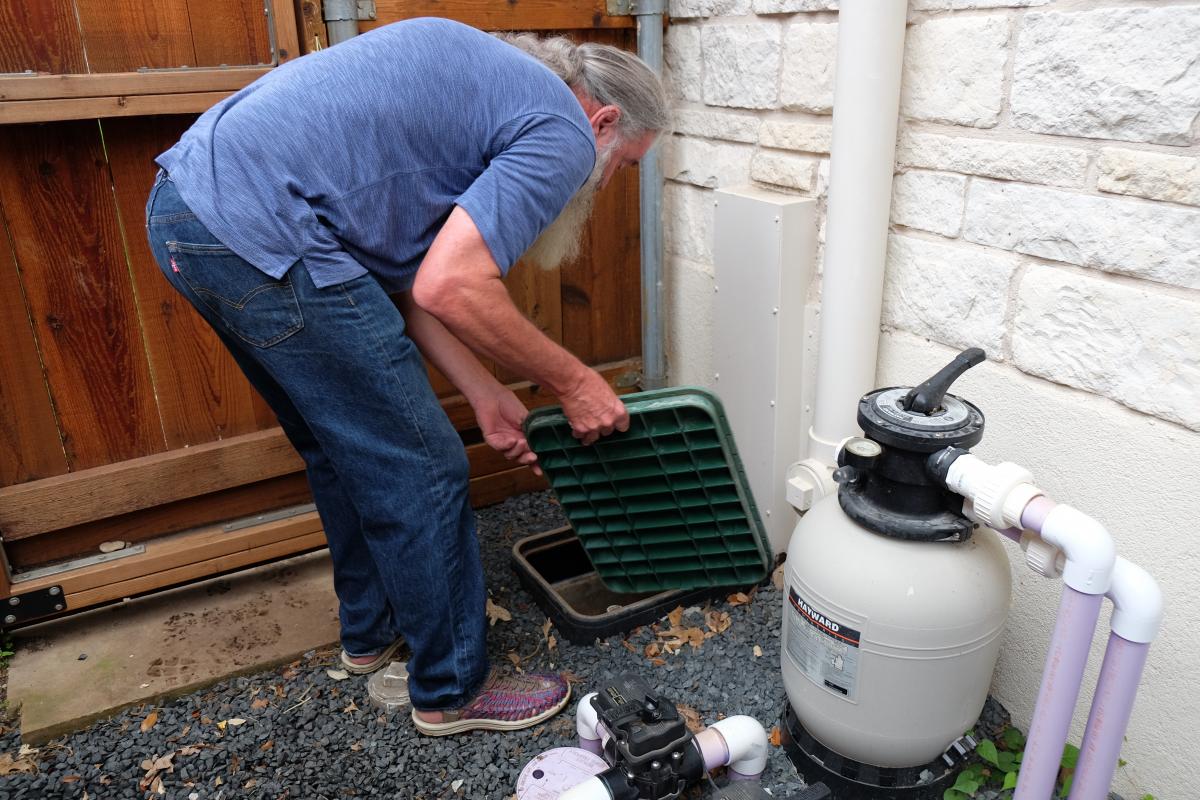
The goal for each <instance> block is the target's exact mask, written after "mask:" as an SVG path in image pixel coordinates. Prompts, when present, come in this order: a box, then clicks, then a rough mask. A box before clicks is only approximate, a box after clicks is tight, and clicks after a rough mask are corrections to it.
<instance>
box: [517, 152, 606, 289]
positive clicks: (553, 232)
mask: <svg viewBox="0 0 1200 800" xmlns="http://www.w3.org/2000/svg"><path fill="white" fill-rule="evenodd" d="M612 150H613V148H612V147H609V148H607V149H605V150H603V151H601V152H599V153H597V154H596V166H595V168H594V169H592V174H591V175H589V176H588V179H587V180H586V181H585V182H584V184H583V186H581V187H579V191H577V192H576V193H575V196H574V197H572V198H571V199H570V200H568V201H567V205H566V206H565V207H564V208H563V210H562V211H561V212H560V213H559V215H558V216H557V217H555V219H554V221H553V222H551V223H550V224H549V225H548V226H547V227H546V229H545V230H544V231H542V233H541V235H540V236H538V238H537V239H536V240H535V241H534V243H533V244H532V245H530V246H529V249H528V250H526V251H525V256H524V257H525V258H526V259H527V260H529V261H531V262H533V263H534V264H536V265H537V266H538V267H540V268H542V269H544V270H547V271H549V270H553V269H558V268H559V267H561V266H562V265H563V264H568V263H570V262H572V261H574V260H575V259H576V258H577V257H578V256H579V249H580V247H582V245H583V230H584V228H585V227H586V225H587V221H588V218H589V217H591V215H592V207H593V206H594V205H595V202H596V191H597V190H598V189H599V188H600V178H601V177H602V176H603V175H604V168H605V167H606V166H608V162H609V160H610V159H611V158H612Z"/></svg>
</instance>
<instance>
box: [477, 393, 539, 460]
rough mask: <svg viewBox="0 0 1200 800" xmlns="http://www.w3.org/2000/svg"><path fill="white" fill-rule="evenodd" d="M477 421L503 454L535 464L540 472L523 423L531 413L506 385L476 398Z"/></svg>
mask: <svg viewBox="0 0 1200 800" xmlns="http://www.w3.org/2000/svg"><path fill="white" fill-rule="evenodd" d="M473 408H474V409H475V420H476V421H477V422H478V423H479V429H480V430H481V431H483V440H484V441H485V442H487V443H488V446H489V447H491V448H492V449H493V450H497V451H499V452H501V453H503V454H504V457H505V458H507V459H508V460H509V461H514V460H515V461H516V462H517V463H519V464H525V465H526V466H530V467H533V471H534V474H536V475H541V474H542V469H541V467H539V466H538V465H537V454H536V453H534V452H533V451H532V450H530V449H529V442H527V441H525V433H524V431H523V430H522V428H521V423H522V422H524V421H525V417H526V416H528V415H529V411H528V410H526V408H525V404H524V403H522V402H521V401H520V400H518V399H517V396H516V395H515V394H513V393H512V392H511V391H509V390H508V389H506V388H504V387H503V386H499V385H497V387H496V391H494V392H492V393H491V394H489V395H487V396H486V397H484V398H482V399H481V400H479V401H477V402H476V404H475V405H474V406H473Z"/></svg>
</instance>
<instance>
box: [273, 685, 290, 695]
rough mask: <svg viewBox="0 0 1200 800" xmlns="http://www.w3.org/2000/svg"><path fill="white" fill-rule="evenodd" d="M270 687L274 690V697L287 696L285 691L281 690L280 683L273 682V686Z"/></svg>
mask: <svg viewBox="0 0 1200 800" xmlns="http://www.w3.org/2000/svg"><path fill="white" fill-rule="evenodd" d="M271 688H272V689H274V690H275V696H276V697H287V692H285V691H284V690H283V686H281V685H279V684H275V685H274V686H272V687H271Z"/></svg>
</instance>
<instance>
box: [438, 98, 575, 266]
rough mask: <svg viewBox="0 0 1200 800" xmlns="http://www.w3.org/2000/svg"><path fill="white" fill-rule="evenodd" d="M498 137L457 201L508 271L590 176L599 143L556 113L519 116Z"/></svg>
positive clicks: (493, 256)
mask: <svg viewBox="0 0 1200 800" xmlns="http://www.w3.org/2000/svg"><path fill="white" fill-rule="evenodd" d="M498 139H500V140H501V141H503V145H502V146H501V147H500V150H499V152H498V153H497V154H496V155H495V156H494V157H493V158H492V159H491V161H490V163H489V164H488V165H487V167H486V168H485V169H484V171H483V173H482V174H480V176H479V177H478V178H476V179H475V182H474V183H472V184H471V186H470V188H468V189H467V190H466V191H465V192H463V193H462V194H461V195H460V196H459V197H458V198H457V200H456V201H455V202H456V203H457V205H459V206H461V207H462V209H463V210H464V211H466V212H467V214H469V215H470V217H471V221H472V222H474V223H475V227H476V228H478V229H479V233H480V234H481V235H482V236H483V240H484V241H485V242H486V243H487V246H488V249H489V250H491V252H492V258H494V259H495V260H496V265H497V266H499V267H500V273H501V275H505V274H507V273H508V270H509V269H510V268H511V267H512V265H513V264H515V263H516V262H517V259H519V258H520V257H521V256H522V254H524V252H525V251H526V250H528V249H529V246H530V245H531V244H533V242H534V240H535V239H537V237H538V235H539V234H540V233H541V232H542V231H543V230H545V229H546V227H547V226H548V225H549V224H550V223H551V222H553V221H554V219H555V218H556V217H557V216H558V215H559V213H560V212H561V211H562V210H563V208H564V207H565V206H566V205H567V201H568V200H570V199H571V197H572V196H573V195H574V194H575V192H577V191H578V190H579V187H581V186H582V185H583V184H584V182H585V181H586V180H587V178H588V176H589V175H591V172H592V168H593V167H594V165H595V161H596V146H595V143H594V141H593V139H592V137H591V135H590V134H585V133H584V132H583V131H581V130H580V129H579V127H578V126H577V125H576V124H575V123H573V122H571V121H570V120H567V119H565V118H563V117H560V116H555V115H552V114H532V115H528V116H524V117H520V118H518V119H517V120H514V121H512V122H510V123H509V124H508V125H507V126H505V129H503V130H502V131H501V135H500V136H499V137H498Z"/></svg>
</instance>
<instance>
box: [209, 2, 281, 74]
mask: <svg viewBox="0 0 1200 800" xmlns="http://www.w3.org/2000/svg"><path fill="white" fill-rule="evenodd" d="M275 5H276V6H277V7H279V8H280V9H281V10H282V11H284V12H289V11H290V10H291V9H290V6H291V3H290V2H289V1H288V0H275ZM187 7H188V19H189V20H190V21H191V28H192V44H193V46H194V47H195V48H196V66H198V67H217V66H221V65H227V66H236V65H243V64H269V63H270V62H271V41H270V39H269V38H268V34H267V15H266V13H265V12H264V11H263V3H262V0H187Z"/></svg>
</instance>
